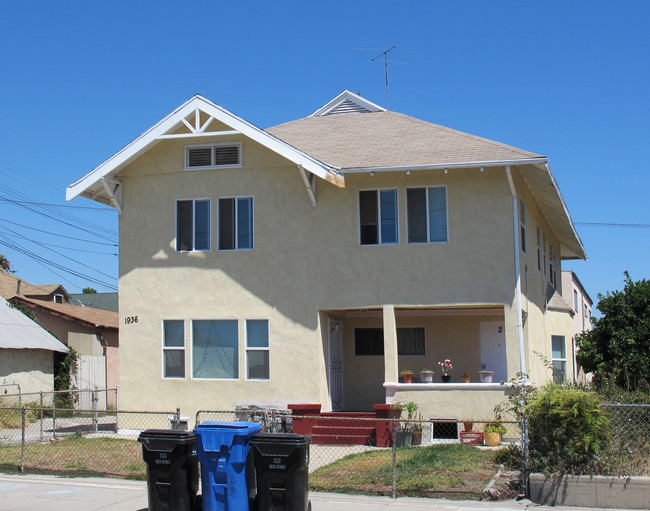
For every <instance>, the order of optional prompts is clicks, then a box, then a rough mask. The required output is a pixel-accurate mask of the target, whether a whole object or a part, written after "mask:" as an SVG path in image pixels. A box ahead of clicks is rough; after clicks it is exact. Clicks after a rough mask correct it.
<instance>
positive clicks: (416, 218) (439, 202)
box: [406, 186, 448, 243]
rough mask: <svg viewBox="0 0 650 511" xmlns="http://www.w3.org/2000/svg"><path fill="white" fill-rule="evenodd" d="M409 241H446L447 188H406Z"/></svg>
mask: <svg viewBox="0 0 650 511" xmlns="http://www.w3.org/2000/svg"><path fill="white" fill-rule="evenodd" d="M406 212H407V216H408V222H407V223H408V242H409V243H441V242H443V243H444V242H447V241H448V236H447V189H446V188H445V187H444V186H432V187H429V188H407V190H406Z"/></svg>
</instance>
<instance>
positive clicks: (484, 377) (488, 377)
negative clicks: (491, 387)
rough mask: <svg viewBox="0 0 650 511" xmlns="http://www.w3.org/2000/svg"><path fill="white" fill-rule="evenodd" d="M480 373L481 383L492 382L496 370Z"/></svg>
mask: <svg viewBox="0 0 650 511" xmlns="http://www.w3.org/2000/svg"><path fill="white" fill-rule="evenodd" d="M478 375H479V376H480V378H481V383H492V377H493V376H494V371H486V370H483V371H479V372H478Z"/></svg>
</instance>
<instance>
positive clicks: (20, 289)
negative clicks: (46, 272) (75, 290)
mask: <svg viewBox="0 0 650 511" xmlns="http://www.w3.org/2000/svg"><path fill="white" fill-rule="evenodd" d="M15 295H20V296H26V297H27V298H34V299H36V300H44V301H46V302H55V303H70V295H69V294H68V292H67V291H66V290H65V288H64V287H63V286H62V285H60V284H44V285H39V286H35V285H33V284H30V283H29V282H26V281H24V280H22V279H20V278H18V277H16V276H15V275H14V274H13V273H11V272H8V271H7V270H0V296H2V297H3V298H4V299H5V300H9V299H10V298H11V297H12V296H15Z"/></svg>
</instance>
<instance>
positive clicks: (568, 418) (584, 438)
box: [526, 384, 610, 474]
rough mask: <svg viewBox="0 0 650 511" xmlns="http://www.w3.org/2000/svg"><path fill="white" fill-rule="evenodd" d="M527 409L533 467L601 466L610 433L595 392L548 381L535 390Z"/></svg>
mask: <svg viewBox="0 0 650 511" xmlns="http://www.w3.org/2000/svg"><path fill="white" fill-rule="evenodd" d="M526 411H527V415H528V419H529V420H528V428H529V431H528V437H529V448H530V449H529V454H530V468H531V470H533V471H539V472H544V473H546V474H549V473H553V472H559V473H563V474H589V473H597V472H598V471H599V470H600V469H602V467H600V468H599V462H600V460H599V458H598V454H599V453H600V452H601V451H602V450H604V449H606V447H607V445H608V442H609V440H610V436H609V427H608V421H607V418H606V417H605V415H604V413H603V412H602V410H601V407H600V399H599V396H598V395H597V394H596V393H594V392H591V391H588V390H585V389H583V388H580V387H575V386H560V385H557V384H549V385H546V386H545V387H542V388H541V389H539V390H538V391H537V392H535V394H534V395H533V397H532V399H531V400H530V402H529V403H528V405H527V407H526Z"/></svg>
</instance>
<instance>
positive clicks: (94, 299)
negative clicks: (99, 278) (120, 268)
mask: <svg viewBox="0 0 650 511" xmlns="http://www.w3.org/2000/svg"><path fill="white" fill-rule="evenodd" d="M70 303H71V304H72V305H81V306H82V307H94V308H95V309H104V310H107V311H113V312H117V311H118V310H119V309H118V294H117V293H72V294H71V295H70Z"/></svg>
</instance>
